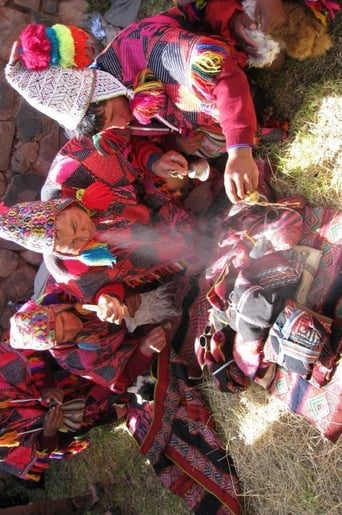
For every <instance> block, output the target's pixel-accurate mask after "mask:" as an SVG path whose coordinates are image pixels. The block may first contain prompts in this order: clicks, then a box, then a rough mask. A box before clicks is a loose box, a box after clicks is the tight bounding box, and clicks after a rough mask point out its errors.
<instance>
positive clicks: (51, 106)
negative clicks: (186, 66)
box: [5, 60, 128, 130]
mask: <svg viewBox="0 0 342 515" xmlns="http://www.w3.org/2000/svg"><path fill="white" fill-rule="evenodd" d="M5 74H6V79H7V81H8V82H9V84H10V85H11V86H12V87H13V88H14V89H15V90H16V91H18V93H20V95H21V96H22V97H23V98H25V100H26V101H27V102H28V103H29V104H30V105H31V106H32V107H34V108H35V109H37V110H38V111H40V112H41V113H43V114H46V115H47V116H49V117H50V118H53V119H54V120H56V122H58V123H59V124H60V125H62V126H63V127H65V128H66V129H69V130H74V129H75V128H76V127H77V126H78V124H79V123H80V122H81V120H82V119H83V117H84V115H85V113H86V111H87V109H88V107H89V104H90V103H91V102H99V101H101V100H108V99H110V98H113V97H118V96H120V95H125V96H127V95H128V91H127V88H126V87H125V86H124V85H123V84H121V82H119V81H118V80H117V79H116V78H115V77H113V76H112V75H111V74H110V73H107V72H104V71H102V70H96V69H91V68H61V67H59V66H52V67H50V68H48V69H46V70H42V71H32V70H27V69H26V68H25V67H24V66H23V65H22V64H21V62H20V61H19V60H17V61H16V62H15V63H11V62H9V63H8V64H7V65H6V68H5Z"/></svg>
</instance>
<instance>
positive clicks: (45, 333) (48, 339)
mask: <svg viewBox="0 0 342 515" xmlns="http://www.w3.org/2000/svg"><path fill="white" fill-rule="evenodd" d="M69 308H70V305H69V304H51V305H49V306H42V305H40V304H37V303H36V302H34V301H33V300H29V301H28V302H26V303H25V304H24V305H23V306H22V307H21V309H20V310H19V311H17V312H16V313H15V314H14V315H13V316H12V317H11V319H10V323H11V325H10V345H11V347H13V348H14V349H34V350H46V349H51V347H54V346H55V345H56V343H57V342H56V330H55V329H56V315H57V314H58V313H60V312H61V311H65V310H66V309H69Z"/></svg>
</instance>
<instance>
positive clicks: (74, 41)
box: [19, 23, 95, 71]
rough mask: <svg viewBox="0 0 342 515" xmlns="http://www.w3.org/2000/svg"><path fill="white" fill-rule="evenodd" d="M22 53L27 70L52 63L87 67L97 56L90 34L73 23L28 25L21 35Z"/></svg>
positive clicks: (42, 68)
mask: <svg viewBox="0 0 342 515" xmlns="http://www.w3.org/2000/svg"><path fill="white" fill-rule="evenodd" d="M19 43H20V47H19V53H20V58H21V60H22V62H23V64H24V66H25V67H26V68H27V69H28V70H36V71H39V70H45V69H46V68H48V67H49V66H61V67H62V68H72V67H75V68H86V67H87V66H89V65H90V64H91V62H92V61H93V59H94V57H95V50H94V47H93V45H92V44H91V37H90V35H89V34H88V33H87V32H86V31H84V30H83V29H80V28H79V27H75V26H74V25H62V24H61V23H56V24H55V25H52V27H45V26H44V25H42V24H38V23H37V24H33V23H31V24H30V25H28V26H27V27H26V28H25V29H24V30H23V32H22V33H21V34H20V36H19Z"/></svg>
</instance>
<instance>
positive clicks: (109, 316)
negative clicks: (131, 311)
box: [97, 294, 128, 325]
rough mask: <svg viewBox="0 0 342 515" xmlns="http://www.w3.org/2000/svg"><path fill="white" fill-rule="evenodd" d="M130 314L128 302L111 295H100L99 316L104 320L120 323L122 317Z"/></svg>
mask: <svg viewBox="0 0 342 515" xmlns="http://www.w3.org/2000/svg"><path fill="white" fill-rule="evenodd" d="M127 314H128V309H127V306H126V304H121V302H120V301H119V300H118V299H117V298H116V297H112V296H111V295H106V294H103V295H100V297H99V300H98V303H97V316H98V317H99V319H100V320H102V322H110V323H111V324H117V325H120V324H121V322H122V319H123V318H124V317H125V316H126V315H127Z"/></svg>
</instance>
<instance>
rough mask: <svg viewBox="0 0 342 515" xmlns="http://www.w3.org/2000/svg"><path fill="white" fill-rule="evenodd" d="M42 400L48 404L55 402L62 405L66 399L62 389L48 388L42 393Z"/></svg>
mask: <svg viewBox="0 0 342 515" xmlns="http://www.w3.org/2000/svg"><path fill="white" fill-rule="evenodd" d="M41 396H42V400H43V401H44V402H46V403H47V404H50V403H51V402H55V403H56V404H62V403H63V399H64V392H63V390H62V389H61V388H57V387H53V388H46V389H44V390H42V391H41Z"/></svg>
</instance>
